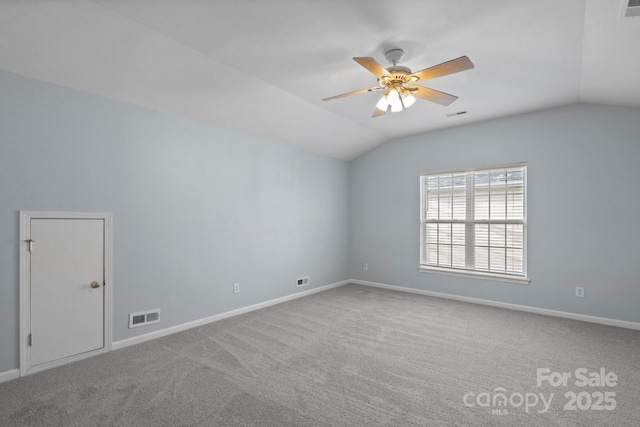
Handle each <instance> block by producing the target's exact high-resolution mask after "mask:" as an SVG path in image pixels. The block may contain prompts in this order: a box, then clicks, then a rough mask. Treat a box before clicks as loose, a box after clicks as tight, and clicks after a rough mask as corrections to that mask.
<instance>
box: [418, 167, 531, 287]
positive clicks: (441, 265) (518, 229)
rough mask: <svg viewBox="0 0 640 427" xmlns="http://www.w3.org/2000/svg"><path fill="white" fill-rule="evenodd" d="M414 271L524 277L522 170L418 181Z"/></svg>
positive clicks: (433, 176) (500, 169) (446, 175)
mask: <svg viewBox="0 0 640 427" xmlns="http://www.w3.org/2000/svg"><path fill="white" fill-rule="evenodd" d="M420 187H421V213H420V232H421V237H420V240H421V245H420V246H421V247H420V267H421V268H426V269H429V268H432V269H449V270H452V271H453V270H458V271H464V272H478V273H485V274H492V275H495V274H497V275H504V276H507V277H508V276H514V277H518V278H522V277H526V209H525V203H526V194H525V191H526V190H525V189H526V166H525V165H511V166H506V167H496V168H492V169H482V170H474V171H464V172H451V173H439V174H425V175H422V176H421V177H420Z"/></svg>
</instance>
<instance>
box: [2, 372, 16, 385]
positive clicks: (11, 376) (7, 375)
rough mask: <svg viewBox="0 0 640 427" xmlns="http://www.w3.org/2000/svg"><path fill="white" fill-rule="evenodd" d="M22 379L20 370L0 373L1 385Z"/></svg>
mask: <svg viewBox="0 0 640 427" xmlns="http://www.w3.org/2000/svg"><path fill="white" fill-rule="evenodd" d="M19 377H20V369H12V370H10V371H4V372H0V383H6V382H7V381H11V380H15V379H16V378H19Z"/></svg>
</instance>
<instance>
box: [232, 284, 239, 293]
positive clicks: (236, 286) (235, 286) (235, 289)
mask: <svg viewBox="0 0 640 427" xmlns="http://www.w3.org/2000/svg"><path fill="white" fill-rule="evenodd" d="M238 292H240V283H234V284H233V293H234V294H237V293H238Z"/></svg>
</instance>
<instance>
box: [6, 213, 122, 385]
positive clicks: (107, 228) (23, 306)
mask: <svg viewBox="0 0 640 427" xmlns="http://www.w3.org/2000/svg"><path fill="white" fill-rule="evenodd" d="M32 219H98V220H103V221H104V281H105V284H104V287H105V288H106V289H105V291H104V331H103V332H104V335H103V336H104V341H105V342H104V348H100V349H97V350H92V351H88V352H85V353H80V354H76V355H72V356H68V357H64V358H62V359H57V360H53V361H51V362H47V363H43V364H41V365H38V366H37V367H32V366H30V363H29V361H30V356H31V353H30V351H31V349H30V346H29V342H28V336H29V331H30V330H31V304H30V301H31V268H30V261H31V256H30V254H29V243H28V242H27V240H28V239H30V236H31V220H32ZM112 222H113V216H112V214H111V213H109V212H54V211H20V240H19V242H18V246H19V253H20V376H24V375H29V374H33V373H35V372H39V371H43V370H45V369H50V368H54V367H56V366H60V365H64V364H67V363H70V362H75V361H77V360H82V359H86V358H88V357H92V356H95V355H98V354H101V353H106V352H108V351H111V344H112V340H113V337H112V319H113V312H112V305H111V301H112V298H113V289H112V288H113V285H112V259H113V245H112V242H113V234H112V233H113V229H112ZM35 244H36V250H37V242H35Z"/></svg>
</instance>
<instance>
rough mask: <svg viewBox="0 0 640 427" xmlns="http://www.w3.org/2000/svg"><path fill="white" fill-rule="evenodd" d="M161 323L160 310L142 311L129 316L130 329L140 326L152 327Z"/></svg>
mask: <svg viewBox="0 0 640 427" xmlns="http://www.w3.org/2000/svg"><path fill="white" fill-rule="evenodd" d="M159 321H160V309H159V308H158V309H156V310H147V311H140V312H138V313H130V314H129V329H131V328H137V327H138V326H144V325H150V324H152V323H158V322H159Z"/></svg>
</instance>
